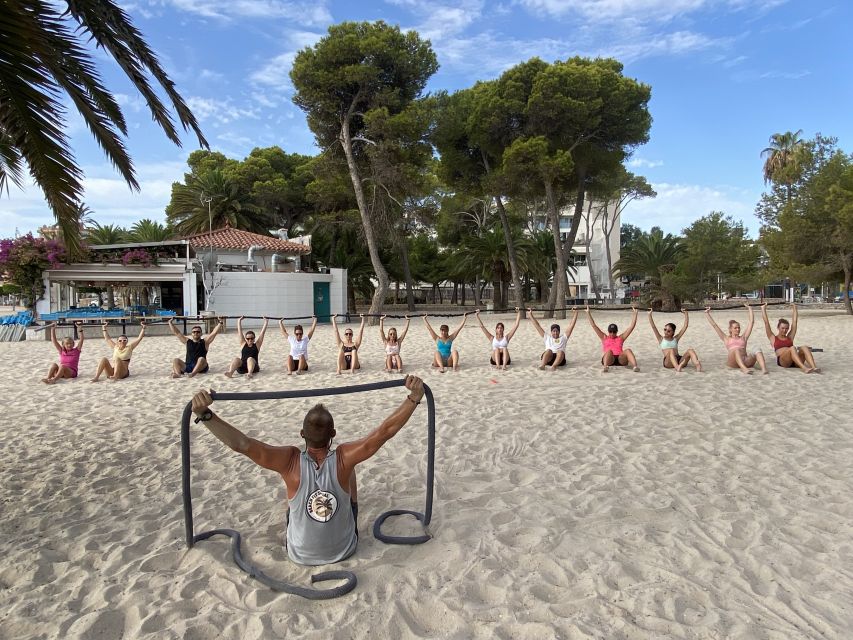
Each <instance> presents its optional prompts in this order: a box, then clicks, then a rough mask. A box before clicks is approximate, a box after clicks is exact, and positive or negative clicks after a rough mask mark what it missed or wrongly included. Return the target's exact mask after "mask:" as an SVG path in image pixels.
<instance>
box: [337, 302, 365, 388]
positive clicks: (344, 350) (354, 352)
mask: <svg viewBox="0 0 853 640" xmlns="http://www.w3.org/2000/svg"><path fill="white" fill-rule="evenodd" d="M337 317H338V314H337V313H336V314H334V315H333V316H332V327H333V328H334V330H335V344H336V345H337V347H338V375H341V370H343V369H345V370H346V371H347V372H348V373H355V370H356V369H361V364H360V363H359V361H358V349H359V347H360V346H361V339H362V338H363V337H364V314H363V313H360V314H358V317H359V318H361V326H360V327H359V328H358V337H357V338H356V339H355V341H353V339H352V335H353V331H352V329H350V328H349V327H347V328H346V329H344V339H343V340H341V334H340V332H339V331H338V323H337Z"/></svg>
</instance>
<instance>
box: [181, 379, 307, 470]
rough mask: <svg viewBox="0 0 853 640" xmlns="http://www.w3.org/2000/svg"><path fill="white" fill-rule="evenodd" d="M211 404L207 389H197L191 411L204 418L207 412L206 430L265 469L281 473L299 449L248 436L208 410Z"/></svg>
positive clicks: (211, 399) (211, 400)
mask: <svg viewBox="0 0 853 640" xmlns="http://www.w3.org/2000/svg"><path fill="white" fill-rule="evenodd" d="M211 404H213V398H212V397H211V396H210V393H209V392H207V391H199V392H198V393H196V394H195V395H194V396H193V400H192V409H193V413H194V414H195V415H196V416H198V417H201V418H204V417H206V416H205V414H207V413H208V412H209V415H210V417H209V418H208V419H206V420H204V422H203V424H204V426H205V427H207V429H208V431H210V432H211V433H212V434H213V435H215V436H216V437H217V438H219V440H221V441H222V442H224V443H225V444H226V445H227V446H229V447H230V448H231V449H233V450H234V451H236V452H237V453H242V454H243V455H244V456H246V457H247V458H249V459H251V460H252V461H253V462H254V463H255V464H257V465H259V466H261V467H264V468H265V469H271V470H273V471H278V472H279V473H283V472H284V471H285V470H286V469H287V468H288V465H289V464H290V462H291V460H292V458H293V455H294V454H296V453H297V452H298V451H299V449H297V448H296V447H271V446H270V445H268V444H266V443H264V442H261V441H260V440H255V439H254V438H250V437H249V436H247V435H246V434H245V433H243V432H242V431H240V430H239V429H237V428H235V427H232V426H231V425H230V424H228V423H227V422H226V421H225V420H223V419H222V418H220V417H219V416H218V415H216V414H215V413H213V412H212V411H210V405H211Z"/></svg>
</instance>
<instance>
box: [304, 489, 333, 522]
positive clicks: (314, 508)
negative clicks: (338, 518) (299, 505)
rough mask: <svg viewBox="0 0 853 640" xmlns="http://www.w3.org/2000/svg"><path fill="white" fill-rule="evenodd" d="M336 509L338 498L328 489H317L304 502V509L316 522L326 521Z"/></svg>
mask: <svg viewBox="0 0 853 640" xmlns="http://www.w3.org/2000/svg"><path fill="white" fill-rule="evenodd" d="M337 510H338V499H337V498H336V497H335V496H334V494H331V493H329V492H328V491H322V490H320V489H318V490H317V491H315V492H314V493H312V494H311V495H310V496H308V500H307V501H306V503H305V511H307V512H308V515H309V517H310V518H311V519H312V520H316V521H317V522H328V521H329V520H331V519H332V516H333V515H335V511H337Z"/></svg>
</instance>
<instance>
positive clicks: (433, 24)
mask: <svg viewBox="0 0 853 640" xmlns="http://www.w3.org/2000/svg"><path fill="white" fill-rule="evenodd" d="M417 10H418V13H419V14H420V17H421V22H420V24H418V25H417V26H416V27H414V29H415V31H417V32H418V33H419V34H420V36H421V37H422V38H424V39H426V40H430V41H431V42H433V43H440V42H443V41H446V40H449V39H451V38H453V37H454V36H456V35H457V34H459V33H462V32H463V31H464V30H465V29H466V28H468V27H469V26H470V25H472V24H475V23H477V22H479V20H480V17H481V15H482V11H483V2H482V0H467V1H465V2H461V3H454V4H438V3H428V4H424V5H418V7H417Z"/></svg>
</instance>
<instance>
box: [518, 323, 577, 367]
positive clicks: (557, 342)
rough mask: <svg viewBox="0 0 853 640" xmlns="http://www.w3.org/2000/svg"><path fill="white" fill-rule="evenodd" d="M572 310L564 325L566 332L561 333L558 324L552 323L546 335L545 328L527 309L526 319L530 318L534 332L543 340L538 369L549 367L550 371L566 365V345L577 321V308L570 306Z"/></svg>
mask: <svg viewBox="0 0 853 640" xmlns="http://www.w3.org/2000/svg"><path fill="white" fill-rule="evenodd" d="M572 311H573V312H574V313H573V314H572V321H571V322H570V323H569V326H568V327H566V333H564V334H561V333H560V325H558V324H552V325H551V329H550V331H549V333H548V335H545V330H544V329H543V328H542V326H541V325H540V324H539V322H538V321H537V320H536V317H535V316H534V315H533V309H530V308H528V309H527V319H528V320H530V322H531V323H532V324H533V328H534V329H536V333H538V334H539V337H540V338H542V339H543V341H544V342H545V351H543V352H542V355H541V357H540V359H539V368H540V369H544V368H545V367H551V371H554V370H556V369H557V367H564V366H566V345H567V344H568V342H569V338H570V337H571V336H572V331H574V330H575V323H576V322H577V321H578V310H577V309H576V308H575V307H572Z"/></svg>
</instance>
